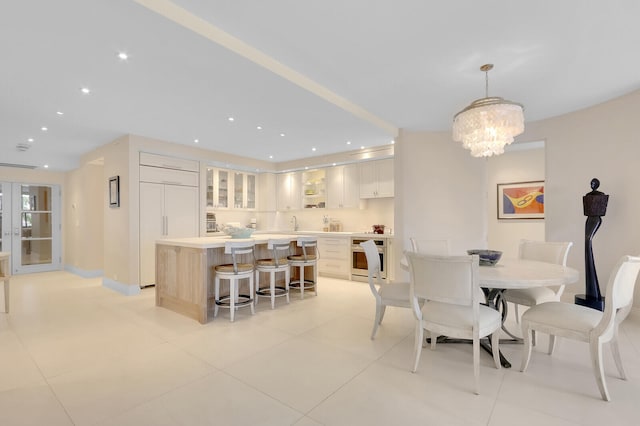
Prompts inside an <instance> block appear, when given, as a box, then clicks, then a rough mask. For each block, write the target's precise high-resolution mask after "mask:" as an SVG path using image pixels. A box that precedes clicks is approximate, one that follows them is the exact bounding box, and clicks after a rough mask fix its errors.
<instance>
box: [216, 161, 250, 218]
mask: <svg viewBox="0 0 640 426" xmlns="http://www.w3.org/2000/svg"><path fill="white" fill-rule="evenodd" d="M256 195H257V192H256V175H254V174H251V173H243V172H237V171H234V170H225V169H214V168H208V169H207V207H208V208H210V209H216V210H219V209H231V208H233V209H249V210H254V209H255V208H256Z"/></svg>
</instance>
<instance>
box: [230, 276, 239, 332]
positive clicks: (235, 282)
mask: <svg viewBox="0 0 640 426" xmlns="http://www.w3.org/2000/svg"><path fill="white" fill-rule="evenodd" d="M237 286H238V280H234V279H229V321H231V322H233V321H234V320H235V319H236V297H237V295H238V287H237Z"/></svg>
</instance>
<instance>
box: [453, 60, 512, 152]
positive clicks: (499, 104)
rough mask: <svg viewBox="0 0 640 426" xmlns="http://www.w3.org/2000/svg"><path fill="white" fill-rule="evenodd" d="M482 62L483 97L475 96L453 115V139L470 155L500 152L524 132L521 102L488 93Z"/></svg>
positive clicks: (484, 66)
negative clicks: (476, 97)
mask: <svg viewBox="0 0 640 426" xmlns="http://www.w3.org/2000/svg"><path fill="white" fill-rule="evenodd" d="M492 68H493V65H492V64H485V65H483V66H481V67H480V71H483V72H484V73H485V97H484V98H482V99H476V100H475V101H473V102H472V103H471V105H469V106H468V107H466V108H465V109H463V110H462V111H460V112H459V113H457V114H456V115H455V116H454V117H453V140H454V141H456V142H462V146H464V147H465V148H466V149H468V150H470V151H471V155H472V156H474V157H491V156H492V155H500V154H503V153H504V147H505V146H506V145H509V144H510V143H512V142H513V138H514V137H515V136H518V135H519V134H521V133H522V132H524V113H523V110H524V108H523V106H522V105H521V104H519V103H516V102H511V101H507V100H505V99H503V98H499V97H489V71H490V70H491V69H492Z"/></svg>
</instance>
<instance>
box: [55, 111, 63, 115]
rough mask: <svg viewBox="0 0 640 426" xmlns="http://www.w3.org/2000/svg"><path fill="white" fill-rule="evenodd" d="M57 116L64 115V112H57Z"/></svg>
mask: <svg viewBox="0 0 640 426" xmlns="http://www.w3.org/2000/svg"><path fill="white" fill-rule="evenodd" d="M56 114H58V115H64V112H62V111H56Z"/></svg>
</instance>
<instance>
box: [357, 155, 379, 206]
mask: <svg viewBox="0 0 640 426" xmlns="http://www.w3.org/2000/svg"><path fill="white" fill-rule="evenodd" d="M359 169H360V198H375V197H376V193H377V191H378V179H377V172H376V163H375V161H368V162H366V163H360V164H359Z"/></svg>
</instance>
